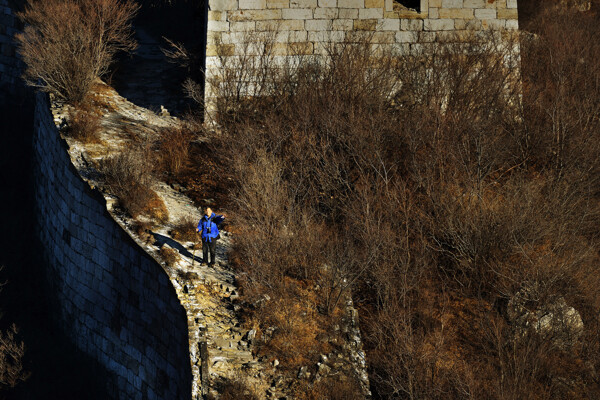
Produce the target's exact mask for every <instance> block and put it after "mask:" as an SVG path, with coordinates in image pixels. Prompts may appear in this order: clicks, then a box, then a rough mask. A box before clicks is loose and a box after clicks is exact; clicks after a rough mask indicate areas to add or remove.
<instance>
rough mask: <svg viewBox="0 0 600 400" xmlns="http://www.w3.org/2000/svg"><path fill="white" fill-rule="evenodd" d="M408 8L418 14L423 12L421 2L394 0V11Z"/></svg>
mask: <svg viewBox="0 0 600 400" xmlns="http://www.w3.org/2000/svg"><path fill="white" fill-rule="evenodd" d="M397 8H400V9H402V8H407V9H409V10H414V11H416V12H421V0H394V9H397Z"/></svg>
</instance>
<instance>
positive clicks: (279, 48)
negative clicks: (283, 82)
mask: <svg viewBox="0 0 600 400" xmlns="http://www.w3.org/2000/svg"><path fill="white" fill-rule="evenodd" d="M403 3H404V4H408V3H407V2H406V1H404V2H403V0H208V10H207V13H208V24H207V45H206V77H207V85H206V90H205V102H206V107H207V111H208V112H210V111H211V109H212V107H213V106H212V103H213V102H214V88H212V87H211V85H210V80H211V78H212V77H214V76H215V75H217V74H218V72H219V69H220V68H222V61H223V60H224V59H227V58H230V57H236V56H239V55H242V54H244V52H247V50H246V49H247V46H246V45H245V44H244V40H246V39H247V38H248V32H272V31H274V30H275V31H277V32H278V33H277V34H276V36H275V38H274V41H275V44H274V46H273V49H272V54H273V55H274V56H275V57H286V56H287V57H289V56H294V55H298V54H301V55H318V54H322V53H323V51H324V49H325V46H324V45H325V44H327V43H331V42H342V41H344V40H346V39H347V38H349V35H352V32H370V35H371V40H372V42H373V43H374V44H375V45H385V46H389V47H390V48H392V49H394V50H396V51H398V52H400V53H404V54H406V53H409V52H410V51H411V50H412V49H413V48H415V49H416V48H418V46H419V44H418V43H417V41H422V42H423V41H425V42H433V41H435V40H436V38H437V37H438V36H439V35H447V34H448V32H460V31H464V30H467V29H487V28H489V29H507V30H516V29H518V20H517V17H518V15H517V0H420V7H419V8H418V9H417V10H415V9H409V8H407V7H405V6H404V5H403ZM256 40H261V39H260V36H257V39H256Z"/></svg>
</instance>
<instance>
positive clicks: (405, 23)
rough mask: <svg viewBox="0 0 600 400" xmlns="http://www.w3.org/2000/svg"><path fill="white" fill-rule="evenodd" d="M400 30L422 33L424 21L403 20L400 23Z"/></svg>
mask: <svg viewBox="0 0 600 400" xmlns="http://www.w3.org/2000/svg"><path fill="white" fill-rule="evenodd" d="M400 29H402V30H403V31H422V30H423V20H422V19H403V20H402V21H401V22H400Z"/></svg>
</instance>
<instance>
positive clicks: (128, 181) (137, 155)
mask: <svg viewBox="0 0 600 400" xmlns="http://www.w3.org/2000/svg"><path fill="white" fill-rule="evenodd" d="M100 170H101V172H102V173H103V174H104V179H105V184H106V187H107V188H108V190H109V191H110V192H111V193H112V194H114V195H115V196H116V197H117V198H118V199H119V203H120V204H121V205H122V206H123V208H124V209H125V210H127V212H129V214H130V215H131V216H132V217H133V218H138V217H139V216H146V217H148V218H151V219H152V220H154V221H156V222H158V223H165V222H167V221H168V219H169V212H168V210H167V208H166V206H165V203H164V202H163V201H162V199H161V198H160V197H159V196H158V194H156V192H155V191H154V190H152V185H153V183H154V166H153V163H152V161H151V154H150V153H149V151H148V150H145V149H144V148H142V149H133V150H132V151H128V152H124V153H120V154H118V155H115V156H112V157H110V158H106V159H103V160H102V161H101V162H100Z"/></svg>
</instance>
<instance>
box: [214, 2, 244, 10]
mask: <svg viewBox="0 0 600 400" xmlns="http://www.w3.org/2000/svg"><path fill="white" fill-rule="evenodd" d="M209 7H210V9H211V10H212V11H225V10H235V9H237V8H238V2H237V0H210V1H209Z"/></svg>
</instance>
